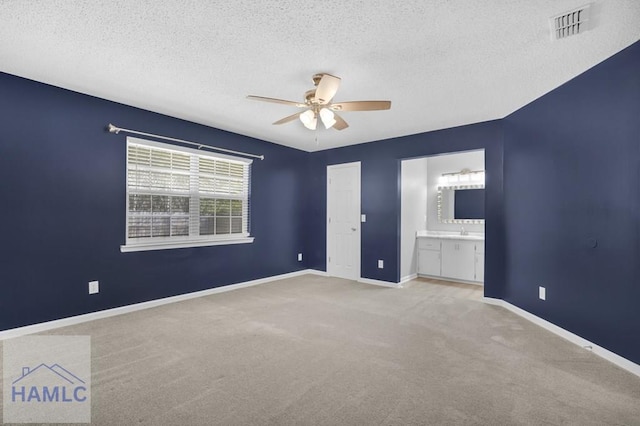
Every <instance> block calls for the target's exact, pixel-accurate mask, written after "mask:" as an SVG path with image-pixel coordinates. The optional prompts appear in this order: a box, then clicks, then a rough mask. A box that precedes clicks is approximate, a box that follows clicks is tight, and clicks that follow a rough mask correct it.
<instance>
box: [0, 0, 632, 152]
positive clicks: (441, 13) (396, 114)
mask: <svg viewBox="0 0 640 426" xmlns="http://www.w3.org/2000/svg"><path fill="white" fill-rule="evenodd" d="M583 4H584V3H583V0H492V1H478V0H457V1H452V0H428V1H427V0H404V1H401V0H398V1H391V0H375V1H344V0H341V1H338V0H323V1H318V2H300V1H294V0H280V1H265V0H263V1H253V0H241V1H238V0H235V1H224V2H223V1H207V0H183V1H173V0H135V1H132V0H108V1H107V0H93V1H86V0H57V1H48V0H41V1H8V0H2V1H0V22H1V25H0V71H3V72H7V73H9V74H15V75H18V76H22V77H26V78H30V79H33V80H38V81H42V82H45V83H49V84H52V85H55V86H60V87H64V88H67V89H71V90H75V91H78V92H82V93H87V94H90V95H94V96H98V97H101V98H105V99H110V100H113V101H117V102H121V103H124V104H128V105H133V106H137V107H140V108H144V109H147V110H151V111H156V112H160V113H163V114H167V115H171V116H174V117H179V118H182V119H186V120H190V121H193V122H196V123H201V124H205V125H208V126H212V127H216V128H220V129H224V130H228V131H232V132H236V133H240V134H243V135H247V136H252V137H256V138H259V139H263V140H267V141H271V142H275V143H278V144H282V145H286V146H291V147H295V148H299V149H302V150H305V151H316V150H320V149H327V148H333V147H339V146H345V145H352V144H356V143H362V142H369V141H373V140H380V139H386V138H392V137H396V136H403V135H409V134H415V133H421V132H425V131H430V130H436V129H442V128H448V127H453V126H458V125H463V124H469V123H476V122H481V121H486V120H492V119H499V118H502V117H504V116H506V115H508V114H510V113H511V112H513V111H515V110H517V109H518V108H520V107H522V106H523V105H526V104H527V103H529V102H531V101H532V100H534V99H536V98H538V97H540V96H541V95H543V94H545V93H547V92H549V91H550V90H552V89H554V88H556V87H558V86H559V85H561V84H563V83H564V82H566V81H568V80H569V79H571V78H573V77H575V76H576V75H578V74H580V73H582V72H583V71H585V70H587V69H588V68H590V67H592V66H594V65H596V64H597V63H599V62H601V61H603V60H605V59H606V58H608V57H610V56H611V55H613V54H615V53H616V52H618V51H620V50H622V49H623V48H625V47H627V46H629V45H630V44H632V43H634V42H636V41H638V40H639V39H640V1H638V0H600V1H596V2H594V3H592V7H591V23H592V24H593V28H592V29H591V30H590V31H588V32H586V33H584V34H581V35H579V36H575V37H571V38H568V39H565V40H562V41H551V38H550V31H549V22H548V18H550V17H551V16H554V15H557V14H560V13H563V12H566V11H569V10H571V9H574V8H576V7H579V6H582V5H583ZM317 72H328V73H331V74H334V75H337V76H339V77H341V78H342V85H341V87H340V90H339V91H338V94H337V95H336V97H335V98H334V100H335V101H350V100H367V99H374V100H375V99H389V100H391V101H392V106H391V110H389V111H375V112H344V113H342V116H343V117H344V119H345V120H346V121H347V122H348V123H349V124H350V127H349V128H347V129H345V130H343V131H336V130H333V129H330V130H324V129H321V130H319V131H317V132H314V131H310V130H307V129H305V128H304V127H303V125H302V123H300V122H299V121H297V120H296V121H294V122H291V123H288V124H285V125H281V126H273V125H271V123H272V122H274V121H276V120H278V119H280V118H282V117H284V116H287V115H290V114H293V113H294V112H296V109H295V108H292V107H289V106H286V105H280V104H270V103H261V102H256V101H251V100H247V99H246V98H245V97H246V95H249V94H253V95H261V96H269V97H276V98H283V99H289V100H294V101H301V100H302V99H303V95H304V92H305V91H306V90H308V89H311V88H313V84H312V82H311V76H312V75H313V74H314V73H317ZM110 120H111V119H110V118H109V117H105V125H106V124H107V122H109V121H110ZM114 124H116V125H123V124H121V123H114ZM123 127H124V126H123ZM319 127H321V126H319ZM136 129H137V130H141V131H145V130H146V131H148V130H149V129H145V128H144V123H140V125H139V126H138V127H137V128H136ZM167 136H176V137H179V136H180V135H167ZM316 136H317V139H318V142H317V143H316V141H315V138H316Z"/></svg>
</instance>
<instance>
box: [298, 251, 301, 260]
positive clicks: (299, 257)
mask: <svg viewBox="0 0 640 426" xmlns="http://www.w3.org/2000/svg"><path fill="white" fill-rule="evenodd" d="M298 262H302V253H298Z"/></svg>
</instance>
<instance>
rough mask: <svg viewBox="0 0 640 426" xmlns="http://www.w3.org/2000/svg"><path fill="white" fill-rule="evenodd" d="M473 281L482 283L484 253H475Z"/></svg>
mask: <svg viewBox="0 0 640 426" xmlns="http://www.w3.org/2000/svg"><path fill="white" fill-rule="evenodd" d="M474 281H479V282H484V253H478V252H477V251H476V279H475V280H474Z"/></svg>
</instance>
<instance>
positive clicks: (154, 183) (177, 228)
mask: <svg viewBox="0 0 640 426" xmlns="http://www.w3.org/2000/svg"><path fill="white" fill-rule="evenodd" d="M250 175H251V160H247V159H244V158H240V157H232V156H228V155H222V154H215V153H211V152H205V151H199V150H194V149H189V148H183V147H180V146H173V145H167V144H162V143H158V142H152V141H146V140H142V139H138V138H132V137H129V138H127V231H126V243H125V245H123V246H121V250H122V251H140V250H156V249H166V248H179V247H197V246H207V245H217V244H238V243H250V242H252V241H253V238H251V237H250V236H249V188H250Z"/></svg>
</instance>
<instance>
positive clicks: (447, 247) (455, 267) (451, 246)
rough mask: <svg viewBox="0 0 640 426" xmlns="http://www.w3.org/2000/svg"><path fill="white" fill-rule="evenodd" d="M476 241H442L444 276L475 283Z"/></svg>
mask: <svg viewBox="0 0 640 426" xmlns="http://www.w3.org/2000/svg"><path fill="white" fill-rule="evenodd" d="M475 250H476V244H475V242H474V241H463V240H443V241H442V276H443V277H448V278H454V279H457V280H464V281H475V277H476V271H475Z"/></svg>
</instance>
